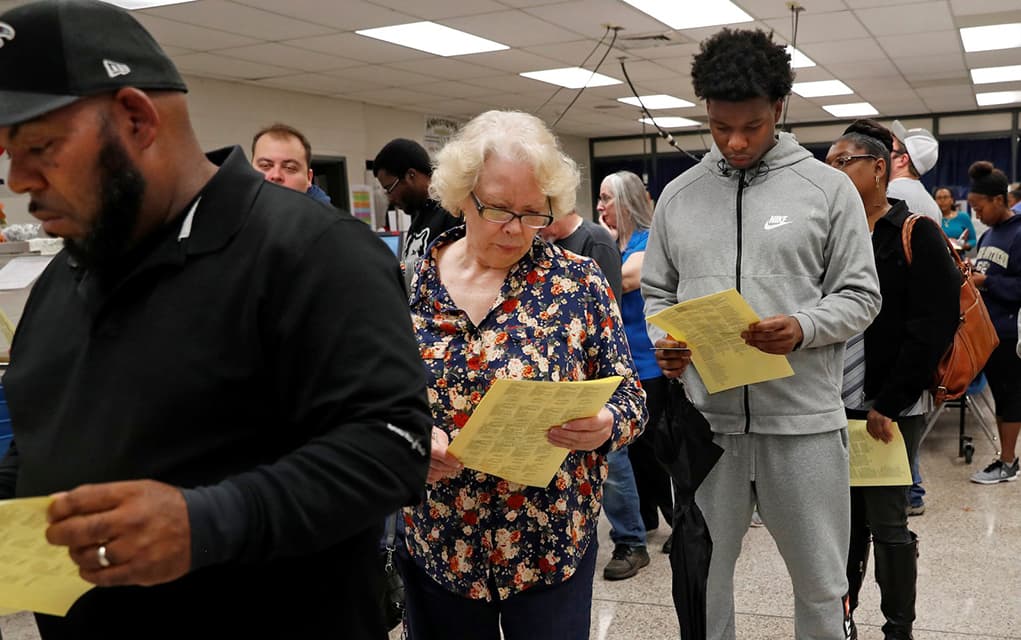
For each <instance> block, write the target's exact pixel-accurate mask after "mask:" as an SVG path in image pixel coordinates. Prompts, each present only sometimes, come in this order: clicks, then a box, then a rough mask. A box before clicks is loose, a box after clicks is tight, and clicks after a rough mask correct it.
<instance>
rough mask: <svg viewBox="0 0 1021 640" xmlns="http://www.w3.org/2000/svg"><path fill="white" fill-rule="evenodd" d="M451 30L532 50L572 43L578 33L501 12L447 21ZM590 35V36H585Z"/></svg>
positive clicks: (531, 17) (521, 15)
mask: <svg viewBox="0 0 1021 640" xmlns="http://www.w3.org/2000/svg"><path fill="white" fill-rule="evenodd" d="M442 23H443V24H444V25H446V26H448V27H453V28H455V29H460V30H462V31H467V32H468V33H470V34H472V35H476V36H480V37H482V38H488V39H490V40H495V41H496V42H500V43H502V44H505V45H507V46H510V47H528V46H531V45H536V44H546V43H549V42H565V41H566V42H570V41H571V40H577V39H578V35H579V34H578V33H576V32H574V31H568V30H567V29H562V28H560V27H558V26H555V25H552V24H550V23H549V22H547V21H545V20H542V19H540V18H536V17H535V16H531V15H529V14H527V13H525V12H524V11H501V12H499V13H487V14H485V15H481V16H467V17H462V18H451V19H448V20H443V21H442ZM581 35H588V34H581Z"/></svg>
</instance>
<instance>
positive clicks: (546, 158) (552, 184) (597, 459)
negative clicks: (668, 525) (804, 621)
mask: <svg viewBox="0 0 1021 640" xmlns="http://www.w3.org/2000/svg"><path fill="white" fill-rule="evenodd" d="M578 182H579V178H578V170H577V167H576V166H575V164H574V162H573V161H572V160H570V158H568V157H566V156H565V155H564V154H563V152H562V151H561V150H560V147H559V145H558V143H557V140H556V138H555V137H554V136H553V134H552V133H551V132H550V131H549V129H547V128H546V126H545V125H544V124H543V123H542V121H540V120H539V119H537V118H535V117H534V116H531V115H528V114H524V113H518V112H503V111H489V112H486V113H483V114H481V115H479V116H477V117H476V118H474V119H473V120H471V121H470V122H469V123H468V124H466V125H465V126H464V128H463V129H462V130H461V131H460V132H459V133H458V134H457V135H456V136H455V137H454V139H452V140H451V141H450V143H448V144H447V146H446V147H444V148H443V150H442V151H440V153H439V154H438V156H437V159H436V167H435V170H434V171H433V176H432V185H431V187H430V190H431V192H432V193H433V195H434V196H435V198H436V199H437V200H438V201H439V202H440V203H441V204H442V205H443V207H444V208H445V209H446V210H447V211H451V212H454V213H455V215H458V216H459V217H462V218H463V219H464V226H462V227H457V228H455V229H452V230H450V231H447V232H446V233H444V234H443V235H441V236H439V238H437V239H436V241H435V242H434V244H433V245H432V246H431V248H430V250H429V252H428V254H427V255H425V256H423V258H422V260H421V261H420V262H419V264H418V267H417V272H416V273H415V275H414V277H413V279H412V283H411V315H412V322H413V324H414V329H415V332H416V334H417V337H418V341H419V345H420V350H421V355H422V359H423V361H424V362H425V367H426V371H427V382H428V398H429V403H430V407H431V409H432V414H433V442H432V459H431V463H430V468H429V476H428V484H427V492H426V496H425V499H424V500H423V501H422V503H420V504H418V505H416V506H414V507H408V508H406V509H405V511H404V522H405V525H406V533H407V535H406V542H407V545H406V548H405V549H404V551H405V552H406V553H404V554H402V557H400V558H399V562H400V567H401V573H402V575H403V577H404V580H405V585H406V592H405V596H406V602H407V615H406V619H405V629H406V631H407V632H408V636H409V637H410V638H412V639H413V640H422V639H431V638H437V639H442V640H453V639H457V638H465V639H469V638H470V639H472V640H488V639H493V640H497V639H498V638H500V637H501V631H502V632H503V637H504V638H506V639H507V640H526V639H527V640H543V639H549V640H554V639H556V640H561V639H563V638H567V639H582V638H588V635H589V626H590V611H591V608H592V579H593V574H594V569H595V560H596V548H597V540H596V524H597V522H598V519H599V510H600V498H601V496H602V485H603V479H604V478H605V477H606V458H605V456H606V454H607V453H608V452H610V451H612V450H615V449H618V448H620V447H622V446H624V445H626V444H627V443H628V442H630V441H631V440H632V439H633V438H634V437H635V436H636V435H637V434H638V433H639V432H640V431H641V429H642V425H643V424H644V423H645V405H644V394H643V393H642V390H641V388H640V387H639V385H638V376H637V375H636V374H635V371H634V365H633V363H632V361H631V356H630V355H629V353H628V348H627V340H626V338H625V335H624V331H623V328H622V326H621V321H620V315H619V313H618V311H617V308H616V305H614V304H613V303H612V295H611V294H610V293H609V292H610V288H609V284H608V283H607V281H606V278H605V277H603V274H602V272H601V271H599V268H598V267H597V266H596V264H595V262H594V261H592V260H590V259H588V258H582V257H580V256H577V255H575V254H572V253H568V252H565V251H563V250H562V249H560V248H558V247H554V246H553V245H550V244H548V243H547V242H545V241H543V240H542V239H541V238H540V237H538V235H537V234H538V231H539V229H542V228H544V227H545V226H547V225H549V224H550V223H551V222H553V220H554V219H555V218H559V217H562V216H564V215H566V214H567V213H569V212H570V211H571V210H572V209H573V208H574V200H575V190H576V189H577V187H578ZM615 375H619V376H622V377H623V381H622V382H621V383H620V385H619V386H618V388H617V389H616V391H615V392H614V393H613V395H612V397H611V398H610V400H609V402H607V404H606V405H605V406H604V407H603V408H602V409H601V410H600V411H599V412H598V414H597V415H595V416H592V417H589V418H581V419H577V420H571V421H569V422H567V423H565V424H563V425H550V429H549V431H548V434H547V439H548V440H549V442H550V443H551V444H552V445H554V446H557V447H563V448H565V449H568V450H570V453H568V455H567V458H566V459H565V461H564V463H563V465H562V466H561V467H560V469H559V470H558V471H557V472H556V474H555V475H554V477H553V479H552V480H551V482H550V483H549V485H548V486H546V487H542V488H537V487H530V486H525V485H521V484H517V483H514V482H511V481H509V480H506V479H504V478H499V477H495V476H492V475H489V474H486V473H483V472H480V471H474V470H470V469H466V468H464V467H463V466H462V465H461V463H460V462H459V461H458V460H457V459H456V458H455V457H454V456H452V455H451V454H450V453H448V451H447V445H448V444H449V442H450V441H451V440H452V439H454V438H456V437H457V434H458V433H459V432H460V429H461V427H463V426H464V425H465V423H466V422H467V420H468V418H469V417H470V415H471V414H472V411H473V410H474V409H475V407H476V406H477V405H478V403H479V401H480V400H481V399H482V396H483V395H484V394H485V393H486V391H487V390H488V389H489V387H490V385H492V383H493V381H494V380H496V379H498V378H514V379H531V380H548V381H574V380H587V379H597V378H606V377H610V376H615Z"/></svg>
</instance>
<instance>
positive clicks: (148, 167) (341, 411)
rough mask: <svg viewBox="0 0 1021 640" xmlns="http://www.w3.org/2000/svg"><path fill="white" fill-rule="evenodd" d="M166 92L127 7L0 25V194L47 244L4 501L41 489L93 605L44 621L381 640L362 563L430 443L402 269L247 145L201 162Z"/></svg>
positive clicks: (61, 631) (151, 49) (166, 77)
mask: <svg viewBox="0 0 1021 640" xmlns="http://www.w3.org/2000/svg"><path fill="white" fill-rule="evenodd" d="M184 91H185V86H184V83H183V82H182V81H181V78H180V76H179V75H178V73H177V71H176V69H175V68H174V65H173V64H172V63H171V61H170V60H169V58H168V57H167V56H166V54H164V53H163V51H162V50H161V49H160V48H159V46H158V45H157V44H156V43H155V41H154V40H153V39H152V37H151V36H150V35H149V34H148V33H147V32H146V31H145V30H144V29H143V28H142V26H141V25H139V24H138V22H137V21H135V20H134V19H133V18H132V17H131V15H130V14H129V13H128V12H126V11H123V10H121V9H118V8H115V7H112V6H110V5H108V4H104V3H101V2H98V1H95V0H43V1H42V2H36V3H32V4H27V5H23V6H19V7H17V8H15V9H12V10H10V11H7V12H6V13H4V14H2V15H0V146H2V147H4V148H5V149H6V150H7V152H8V153H9V154H10V174H9V177H8V184H9V186H10V188H11V189H12V190H13V191H15V192H17V193H25V194H28V195H29V196H30V204H29V211H30V212H31V213H32V215H34V216H35V217H36V218H38V219H39V220H40V221H41V222H42V226H43V228H44V230H45V231H46V232H47V233H49V234H51V235H54V236H59V237H62V238H64V240H65V246H66V250H65V251H64V252H62V253H61V254H59V255H58V256H56V257H55V258H54V259H53V261H52V262H51V263H50V264H49V266H48V267H47V269H46V271H45V272H44V273H43V275H42V276H40V278H39V279H38V281H37V282H36V284H35V286H34V288H33V290H32V292H31V296H30V298H29V301H28V303H27V305H26V307H25V312H24V314H23V316H22V318H21V321H20V324H19V326H18V330H17V334H16V337H15V339H14V346H13V348H12V351H11V365H10V367H9V368H8V370H7V373H6V374H5V376H4V387H5V392H6V396H7V402H8V405H9V408H10V412H11V417H12V423H13V430H14V441H13V442H12V444H11V447H10V450H9V451H8V453H7V455H6V456H4V457H3V459H2V460H0V499H6V498H21V497H28V496H47V495H51V496H53V499H52V501H51V502H50V504H49V507H48V512H47V516H48V520H49V526H48V528H47V531H46V538H47V540H48V541H49V542H50V543H52V544H56V545H61V546H65V547H67V548H68V553H69V555H70V558H71V560H72V561H73V562H75V563H76V564H77V565H78V568H79V572H80V575H81V576H82V578H84V579H85V580H87V581H88V582H91V583H94V584H96V585H98V587H99V588H96V589H92V590H91V591H89V592H87V593H86V594H85V595H83V596H82V597H81V598H79V600H78V601H77V602H76V603H75V604H74V605H73V606H72V607H71V609H70V610H69V611H68V613H67V616H66V617H63V618H56V617H52V616H45V615H38V616H37V620H38V623H39V629H40V631H41V633H42V636H43V637H44V638H46V639H47V640H50V639H52V638H74V639H76V640H78V639H87V638H103V639H104V640H109V639H119V638H133V639H134V638H147V639H150V638H234V637H237V638H243V637H253V638H256V637H303V638H304V637H309V638H322V637H345V638H366V639H372V640H383V639H384V638H386V629H385V628H384V625H383V622H382V617H381V615H379V612H378V611H379V609H378V600H377V596H376V594H377V593H378V592H380V591H381V586H380V578H381V571H380V565H379V563H378V562H377V560H376V558H377V553H376V545H377V542H378V540H379V539H380V534H381V530H382V522H383V518H384V516H385V515H386V514H388V513H392V512H393V511H395V510H396V509H397V508H398V507H400V506H401V505H402V504H408V503H411V502H414V501H416V500H418V499H419V498H420V494H421V491H422V487H423V485H424V481H425V474H426V470H427V468H428V464H429V437H428V433H429V430H430V426H431V418H430V415H429V409H428V406H427V404H426V398H425V384H424V370H423V368H422V362H421V359H420V358H419V355H418V348H417V346H416V343H415V340H414V336H413V334H412V331H411V325H410V319H409V316H408V313H407V301H406V298H405V295H404V288H403V283H402V280H401V276H400V271H399V267H398V265H397V263H396V260H395V259H394V257H393V255H392V254H391V253H390V252H389V251H388V250H387V249H386V247H385V246H384V245H383V244H382V243H380V242H379V241H378V240H377V239H376V238H375V236H374V234H373V233H372V231H371V229H369V227H368V226H366V225H365V224H363V223H362V222H360V221H358V220H356V219H354V218H353V217H351V216H350V215H348V214H345V213H342V214H341V215H338V214H337V210H336V209H333V208H332V207H330V206H327V205H324V204H322V203H318V202H316V201H314V200H312V199H311V198H308V197H306V196H305V195H303V194H300V193H297V192H295V191H292V190H290V189H286V188H284V187H281V186H279V185H275V184H272V183H270V182H267V181H266V180H264V179H263V176H262V174H260V173H258V172H257V171H255V170H254V169H252V167H251V166H250V165H249V163H248V161H247V159H246V158H245V154H244V151H243V150H242V149H241V148H240V147H233V148H228V149H222V150H219V151H215V152H213V153H210V154H209V155H205V154H203V152H202V150H201V147H200V145H199V142H198V140H197V137H196V135H195V133H194V130H193V128H192V125H191V121H190V118H189V115H188V106H187V101H186V98H185V94H184ZM366 318H371V319H372V321H371V322H367V321H366ZM354 362H357V363H359V365H360V366H359V367H353V366H351V363H354ZM363 367H364V368H363ZM364 371H371V372H372V375H365V374H364ZM0 535H3V532H2V530H0Z"/></svg>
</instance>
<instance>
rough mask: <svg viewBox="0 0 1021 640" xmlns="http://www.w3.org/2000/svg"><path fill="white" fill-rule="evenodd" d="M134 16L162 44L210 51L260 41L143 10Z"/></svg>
mask: <svg viewBox="0 0 1021 640" xmlns="http://www.w3.org/2000/svg"><path fill="white" fill-rule="evenodd" d="M134 16H135V18H137V19H138V21H139V22H140V23H141V24H142V26H143V27H145V28H146V30H148V31H149V33H150V34H152V37H154V38H156V41H157V42H159V43H160V44H161V45H170V46H174V47H181V48H184V49H190V50H192V51H209V50H210V49H222V48H224V47H241V46H244V45H248V44H256V43H257V42H258V40H256V39H255V38H249V37H247V36H239V35H237V34H233V33H226V32H224V31H217V30H215V29H207V28H205V27H197V26H195V25H193V24H186V23H184V22H176V21H174V20H167V19H166V18H160V17H159V16H151V15H146V14H144V13H141V12H135V14H134Z"/></svg>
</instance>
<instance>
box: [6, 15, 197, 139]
mask: <svg viewBox="0 0 1021 640" xmlns="http://www.w3.org/2000/svg"><path fill="white" fill-rule="evenodd" d="M0 48H2V49H3V50H2V51H0V53H2V54H3V55H0V126H3V125H11V124H17V123H19V122H24V121H25V120H31V119H32V118H35V117H36V116H40V115H43V114H44V113H48V112H50V111H53V110H54V109H58V108H60V107H63V106H65V105H68V104H71V103H72V102H75V101H76V100H78V99H80V98H83V97H85V96H92V95H97V94H100V93H106V92H111V91H115V90H117V89H119V88H121V87H135V88H137V89H144V90H170V91H182V92H183V91H187V88H186V87H185V86H184V81H183V80H181V76H180V75H179V74H178V73H177V69H176V68H175V67H174V63H173V62H171V61H170V58H168V57H167V55H166V54H165V53H164V52H163V50H162V49H160V46H159V45H158V44H156V41H155V40H153V38H152V36H151V35H149V33H148V32H147V31H145V29H143V28H142V26H141V25H140V24H138V22H137V21H135V19H134V18H133V17H131V15H130V14H129V13H128V12H126V11H121V10H118V9H117V8H115V7H112V6H110V5H108V4H105V3H101V2H36V3H31V4H27V5H23V6H21V7H18V8H16V9H13V10H11V11H9V12H8V13H6V14H4V18H3V20H0Z"/></svg>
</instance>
